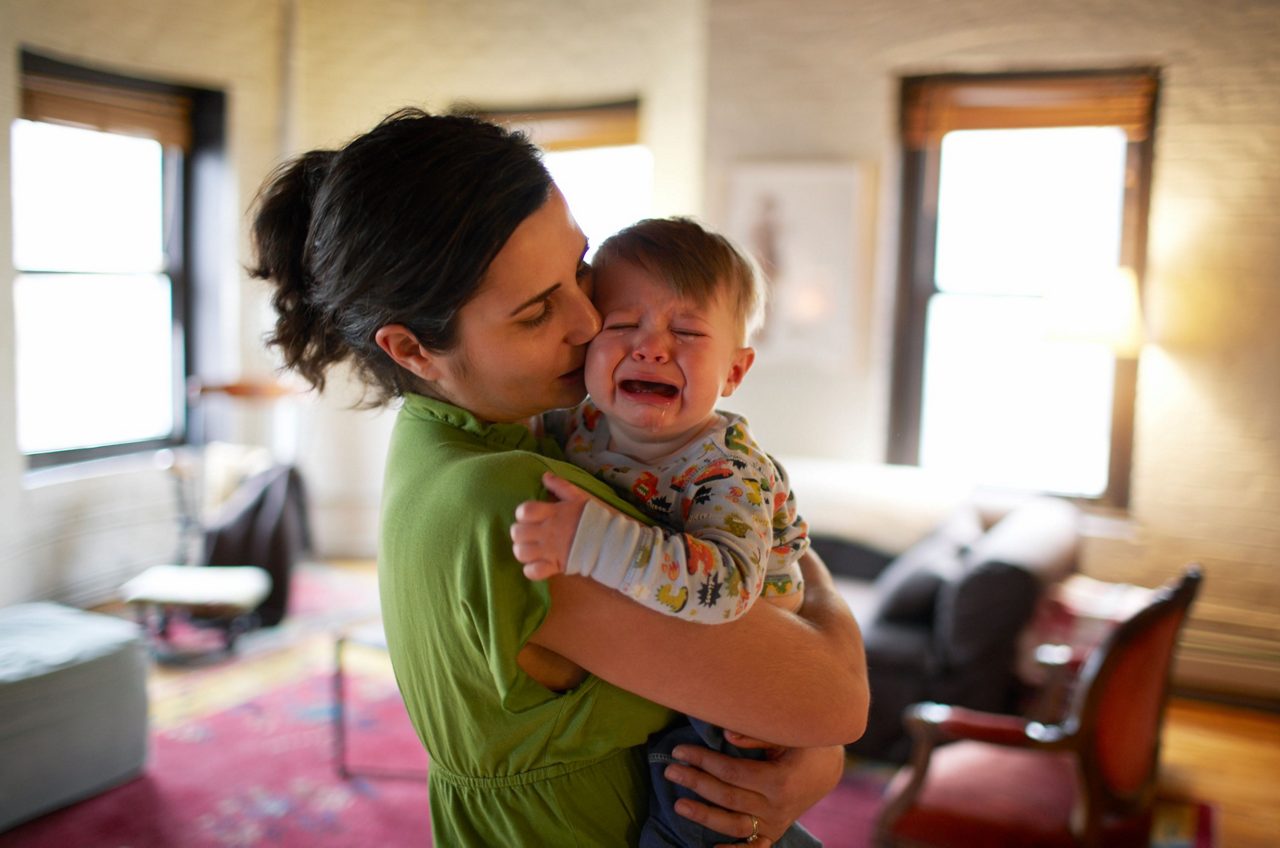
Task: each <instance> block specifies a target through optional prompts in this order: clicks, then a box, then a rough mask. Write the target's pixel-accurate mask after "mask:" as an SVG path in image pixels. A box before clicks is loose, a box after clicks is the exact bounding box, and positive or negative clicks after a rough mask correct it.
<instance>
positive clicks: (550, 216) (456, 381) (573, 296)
mask: <svg viewBox="0 0 1280 848" xmlns="http://www.w3.org/2000/svg"><path fill="white" fill-rule="evenodd" d="M586 250H587V239H586V236H584V235H583V234H582V230H580V229H579V228H578V225H577V223H576V222H575V221H574V220H573V215H572V214H570V212H569V207H568V206H567V205H566V204H565V201H564V196H563V195H561V194H560V190H559V189H558V188H555V187H554V186H553V187H552V189H551V195H550V196H549V197H548V198H547V201H546V203H544V204H542V206H541V208H539V209H538V211H536V212H534V213H533V214H532V215H530V216H529V217H528V218H526V219H524V221H522V222H521V223H520V226H518V227H516V229H515V232H513V233H512V234H511V237H510V238H509V239H507V243H506V244H504V245H503V246H502V249H501V250H500V251H498V255H497V256H495V257H494V260H493V262H492V264H490V266H489V270H488V272H487V273H486V274H485V277H484V279H483V280H482V281H481V283H480V291H479V292H478V293H477V294H476V296H475V297H473V298H472V299H471V300H470V301H469V302H468V303H467V305H466V306H464V307H462V309H461V311H460V312H459V313H458V344H457V345H456V346H455V347H454V348H453V349H452V350H450V351H449V352H447V353H445V354H435V358H436V362H437V364H438V366H439V367H440V369H441V374H442V376H441V377H440V378H439V379H438V380H437V381H436V383H435V385H436V389H437V390H438V392H439V393H440V394H441V395H443V397H444V399H445V400H448V401H450V402H451V403H454V404H456V405H457V406H460V407H462V408H463V409H466V410H469V411H470V412H472V413H473V414H474V415H475V416H476V417H477V418H480V419H481V420H483V421H495V422H510V421H520V420H522V419H525V418H528V417H529V416H531V415H536V414H538V413H541V412H545V411H546V410H548V409H557V408H561V407H566V406H573V405H574V404H576V403H578V402H579V401H581V400H582V398H583V396H584V395H585V394H586V388H585V386H584V384H583V375H582V366H583V361H584V359H585V357H586V344H587V342H589V341H590V340H591V338H592V337H593V336H595V334H596V333H597V332H598V331H599V329H600V316H599V315H598V314H597V313H596V310H595V308H594V307H593V306H592V305H591V271H590V267H589V266H588V265H587V264H586V263H585V262H584V260H583V257H584V256H585V254H586Z"/></svg>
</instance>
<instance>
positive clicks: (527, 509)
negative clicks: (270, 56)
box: [511, 472, 590, 580]
mask: <svg viewBox="0 0 1280 848" xmlns="http://www.w3.org/2000/svg"><path fill="white" fill-rule="evenodd" d="M542 484H543V485H544V486H546V487H547V491H548V492H550V493H551V494H552V496H553V497H555V498H556V500H554V501H525V502H524V503H522V504H520V506H518V507H516V523H515V524H512V525H511V550H512V552H513V553H514V554H515V556H516V559H518V560H519V561H520V562H522V563H524V576H525V577H528V578H529V579H530V580H546V579H547V578H548V577H554V576H556V575H557V574H564V572H565V567H566V564H567V563H568V562H569V551H570V550H571V549H572V548H573V537H574V535H575V534H576V533H577V531H578V521H579V519H581V518H582V510H583V508H584V507H585V506H586V503H587V498H589V497H590V495H588V494H587V493H586V492H584V491H582V490H581V489H579V488H578V487H577V486H575V485H573V484H572V483H570V482H569V481H567V480H564V479H562V478H560V477H557V476H556V475H554V474H552V473H551V472H547V473H546V474H543V475H542Z"/></svg>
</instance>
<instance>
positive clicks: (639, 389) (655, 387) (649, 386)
mask: <svg viewBox="0 0 1280 848" xmlns="http://www.w3.org/2000/svg"><path fill="white" fill-rule="evenodd" d="M619 386H620V388H621V389H622V390H623V391H624V392H626V393H627V394H629V395H657V396H658V397H664V398H673V397H675V396H676V394H677V393H678V391H679V390H678V389H677V388H676V387H675V386H673V385H671V384H670V383H653V382H650V381H649V380H623V381H622V382H621V383H620V384H619Z"/></svg>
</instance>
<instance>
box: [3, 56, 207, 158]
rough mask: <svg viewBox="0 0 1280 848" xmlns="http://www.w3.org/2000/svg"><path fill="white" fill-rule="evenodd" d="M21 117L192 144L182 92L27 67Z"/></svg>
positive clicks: (188, 108) (187, 107) (188, 109)
mask: <svg viewBox="0 0 1280 848" xmlns="http://www.w3.org/2000/svg"><path fill="white" fill-rule="evenodd" d="M22 117H23V118H26V119H27V120H31V121H45V122H48V123H56V124H69V125H71V126H77V127H84V128H86V129H94V130H100V131H102V132H113V133H120V134H122V135H138V136H144V137H146V138H154V139H155V140H156V141H159V142H160V143H161V144H163V145H165V146H166V147H170V146H172V147H180V148H182V149H183V150H189V149H190V148H191V101H190V99H189V98H187V97H184V96H182V95H180V94H169V93H165V92H155V91H140V90H127V89H122V88H118V87H115V86H107V85H96V84H94V83H91V82H84V81H80V80H70V79H63V78H60V77H54V76H48V75H46V74H40V73H31V72H27V73H24V74H23V75H22Z"/></svg>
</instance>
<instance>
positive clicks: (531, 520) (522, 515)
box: [516, 501, 555, 524]
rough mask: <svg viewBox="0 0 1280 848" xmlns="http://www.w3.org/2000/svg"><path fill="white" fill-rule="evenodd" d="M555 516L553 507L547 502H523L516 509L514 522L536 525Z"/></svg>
mask: <svg viewBox="0 0 1280 848" xmlns="http://www.w3.org/2000/svg"><path fill="white" fill-rule="evenodd" d="M553 515H555V505H554V504H552V503H548V502H547V501H525V502H524V503H522V504H520V506H518V507H516V521H517V522H525V523H528V524H537V523H539V522H542V521H546V520H547V519H548V518H550V517H551V516H553Z"/></svg>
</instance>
